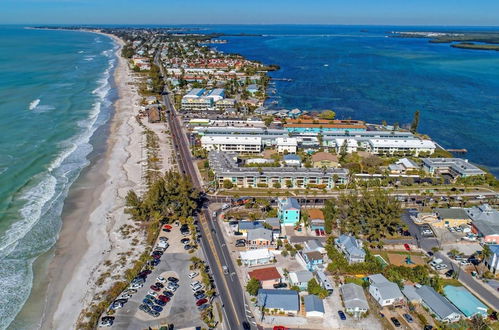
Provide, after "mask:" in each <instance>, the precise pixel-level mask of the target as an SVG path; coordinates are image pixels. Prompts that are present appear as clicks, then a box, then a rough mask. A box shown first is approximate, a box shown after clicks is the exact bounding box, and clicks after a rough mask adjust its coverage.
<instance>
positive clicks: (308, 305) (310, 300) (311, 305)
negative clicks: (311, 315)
mask: <svg viewBox="0 0 499 330" xmlns="http://www.w3.org/2000/svg"><path fill="white" fill-rule="evenodd" d="M303 301H304V303H305V311H307V312H321V313H324V304H323V303H322V300H321V299H320V298H319V297H317V296H316V295H314V294H309V295H308V296H305V297H304V298H303Z"/></svg>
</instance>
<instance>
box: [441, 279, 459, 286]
mask: <svg viewBox="0 0 499 330" xmlns="http://www.w3.org/2000/svg"><path fill="white" fill-rule="evenodd" d="M442 282H443V286H446V285H453V286H463V284H462V283H461V282H459V281H458V280H456V279H454V278H443V279H442Z"/></svg>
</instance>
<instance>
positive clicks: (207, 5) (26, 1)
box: [0, 0, 499, 26]
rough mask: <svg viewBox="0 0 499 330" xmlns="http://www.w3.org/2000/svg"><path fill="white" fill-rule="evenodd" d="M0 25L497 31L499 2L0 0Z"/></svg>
mask: <svg viewBox="0 0 499 330" xmlns="http://www.w3.org/2000/svg"><path fill="white" fill-rule="evenodd" d="M0 24H165V25H168V24H347V25H348V24H352V25H356V24H359V25H360V24H364V25H454V26H464V25H471V26H499V0H134V1H132V0H0Z"/></svg>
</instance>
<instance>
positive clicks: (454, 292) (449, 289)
mask: <svg viewBox="0 0 499 330" xmlns="http://www.w3.org/2000/svg"><path fill="white" fill-rule="evenodd" d="M444 293H445V297H446V298H447V300H449V301H450V302H451V303H452V304H453V305H454V306H456V307H457V309H459V310H460V311H461V313H463V314H464V316H465V317H467V318H472V317H473V316H475V315H477V314H478V315H481V316H482V317H485V318H486V317H487V315H488V313H487V306H485V305H484V304H483V303H482V302H481V301H480V300H478V299H477V298H476V297H475V296H474V295H472V294H471V292H469V291H468V290H467V289H466V288H465V287H462V286H452V285H446V286H445V287H444Z"/></svg>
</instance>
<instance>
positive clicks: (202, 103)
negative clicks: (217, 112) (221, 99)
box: [181, 88, 213, 111]
mask: <svg viewBox="0 0 499 330" xmlns="http://www.w3.org/2000/svg"><path fill="white" fill-rule="evenodd" d="M204 93H205V90H204V89H203V88H194V89H191V90H190V91H189V92H188V93H187V94H185V95H184V96H183V97H182V102H181V107H182V110H185V111H205V110H211V109H212V108H213V99H212V98H210V97H205V96H203V94H204Z"/></svg>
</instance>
